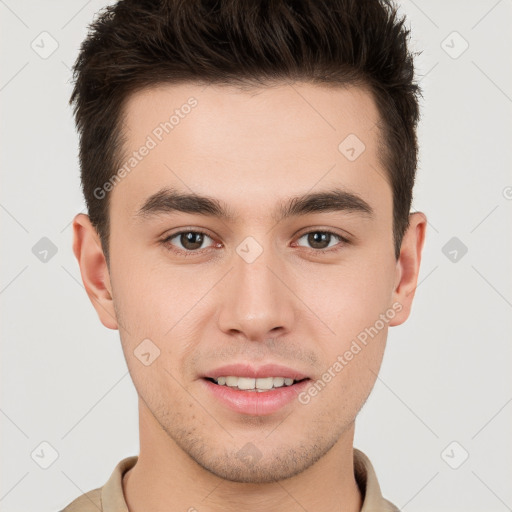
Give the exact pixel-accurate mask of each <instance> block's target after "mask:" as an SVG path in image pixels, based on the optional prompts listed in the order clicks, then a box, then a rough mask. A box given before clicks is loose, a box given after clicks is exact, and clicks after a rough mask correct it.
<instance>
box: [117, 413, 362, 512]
mask: <svg viewBox="0 0 512 512" xmlns="http://www.w3.org/2000/svg"><path fill="white" fill-rule="evenodd" d="M139 411H140V413H141V414H140V415H139V418H140V420H139V427H140V454H139V458H138V461H137V463H136V465H135V466H134V467H133V468H132V469H131V470H130V471H128V472H127V473H125V475H124V478H123V492H124V496H125V500H126V502H127V505H128V509H129V510H130V512H144V511H146V510H154V511H163V510H165V511H167V512H178V511H184V510H186V511H191V512H193V511H195V510H200V511H201V512H217V511H219V510H222V511H226V512H235V511H236V512H252V511H256V510H262V509H264V510H267V511H268V512H278V511H279V512H292V511H293V512H295V511H299V510H301V511H303V510H315V511H317V512H324V511H325V512H327V511H332V510H338V511H340V512H359V511H360V509H361V506H362V498H361V493H360V491H359V487H358V485H357V482H356V480H355V477H354V463H353V447H352V446H353V436H354V425H353V424H352V425H351V426H350V428H348V429H347V430H346V431H345V432H344V433H343V434H342V435H341V436H340V438H339V440H338V442H337V443H336V444H335V445H334V446H333V447H332V448H331V449H330V450H329V451H328V452H327V453H326V454H325V455H324V456H323V457H322V458H321V459H319V460H318V461H316V462H315V463H314V464H313V465H311V466H310V467H308V468H307V469H306V470H304V471H302V472H301V473H299V474H297V475H295V476H292V477H290V478H287V479H285V480H280V481H276V482H271V483H263V484H262V483H240V482H232V481H229V480H225V479H223V478H220V477H218V476H216V475H214V474H213V473H211V472H210V471H208V470H206V469H205V468H203V467H201V466H200V465H199V464H197V462H196V461H195V460H193V459H192V458H191V457H190V456H189V455H188V454H187V453H185V452H184V451H183V450H182V449H181V448H180V447H179V446H178V445H177V444H176V443H175V442H174V441H173V439H171V437H169V435H168V434H167V433H166V432H165V431H164V430H163V429H162V427H161V426H160V425H159V424H158V422H157V421H156V420H155V418H154V417H153V416H152V415H151V414H150V413H149V411H148V410H147V409H145V410H144V411H143V410H142V408H141V407H140V405H139ZM142 412H144V414H142ZM148 413H149V414H148Z"/></svg>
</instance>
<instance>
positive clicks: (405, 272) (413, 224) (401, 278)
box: [389, 212, 427, 326]
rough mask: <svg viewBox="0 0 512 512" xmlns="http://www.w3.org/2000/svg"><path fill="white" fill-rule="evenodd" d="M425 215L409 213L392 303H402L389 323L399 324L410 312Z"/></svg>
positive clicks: (416, 277) (423, 238)
mask: <svg viewBox="0 0 512 512" xmlns="http://www.w3.org/2000/svg"><path fill="white" fill-rule="evenodd" d="M426 228H427V217H426V216H425V214H424V213H422V212H415V213H412V214H410V215H409V227H408V228H407V230H406V232H405V233H404V237H403V239H402V246H401V249H400V256H399V258H398V261H397V263H396V279H395V288H394V290H393V303H395V302H398V303H399V304H401V305H402V309H400V310H399V311H398V312H397V314H396V315H395V317H394V318H393V320H391V321H390V322H389V325H391V326H393V325H400V324H402V323H403V322H405V321H406V320H407V318H408V317H409V314H410V312H411V306H412V299H413V298H414V293H415V292H416V286H417V283H418V274H419V271H420V262H421V251H422V249H423V244H424V242H425V231H426Z"/></svg>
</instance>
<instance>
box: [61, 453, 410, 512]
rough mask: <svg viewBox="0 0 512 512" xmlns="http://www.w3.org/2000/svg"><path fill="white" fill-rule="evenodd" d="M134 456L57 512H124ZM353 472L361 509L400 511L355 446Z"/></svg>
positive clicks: (367, 510)
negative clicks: (126, 479) (127, 476)
mask: <svg viewBox="0 0 512 512" xmlns="http://www.w3.org/2000/svg"><path fill="white" fill-rule="evenodd" d="M137 459H138V456H136V455H133V456H131V457H127V458H126V459H123V460H121V461H120V462H119V463H118V464H117V466H116V467H115V468H114V471H113V473H112V475H111V476H110V478H109V479H108V481H107V483H106V484H105V485H104V486H103V487H99V488H97V489H94V490H92V491H89V492H86V493H84V494H82V495H81V496H79V497H78V498H76V499H75V500H74V501H72V502H71V503H70V504H69V505H68V506H67V507H66V508H64V509H63V510H61V511H60V512H98V511H101V512H128V506H127V505H126V501H125V499H124V494H123V475H124V473H126V472H127V471H128V470H129V469H131V468H132V467H133V466H134V465H135V463H136V462H137ZM354 475H355V478H356V482H357V485H358V486H359V489H360V490H361V495H362V499H363V506H362V508H361V512H400V511H399V510H398V508H396V507H395V506H394V505H393V504H392V503H391V502H389V501H388V500H386V499H385V498H384V497H383V496H382V493H381V491H380V487H379V483H378V481H377V476H376V474H375V470H374V469H373V466H372V464H371V462H370V460H369V459H368V457H367V456H366V455H365V454H364V453H363V452H361V451H360V450H357V449H356V448H354Z"/></svg>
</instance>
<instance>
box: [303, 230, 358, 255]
mask: <svg viewBox="0 0 512 512" xmlns="http://www.w3.org/2000/svg"><path fill="white" fill-rule="evenodd" d="M300 240H305V241H306V244H302V243H300ZM340 242H342V244H341V245H344V244H348V243H349V241H348V240H347V239H346V238H344V237H342V236H341V235H338V234H336V233H332V232H331V231H321V230H318V231H310V232H309V233H305V234H303V235H302V236H301V237H300V238H299V242H298V244H297V245H299V246H301V247H309V248H310V249H313V250H317V251H318V252H329V251H331V247H332V248H334V247H335V246H336V245H340ZM326 249H328V250H326ZM332 250H336V249H332Z"/></svg>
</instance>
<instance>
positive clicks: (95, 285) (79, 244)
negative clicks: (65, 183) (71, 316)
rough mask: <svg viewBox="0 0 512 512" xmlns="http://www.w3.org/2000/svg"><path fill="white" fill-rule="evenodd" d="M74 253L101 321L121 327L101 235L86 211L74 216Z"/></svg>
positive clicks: (112, 327) (110, 327) (115, 327)
mask: <svg viewBox="0 0 512 512" xmlns="http://www.w3.org/2000/svg"><path fill="white" fill-rule="evenodd" d="M73 252H74V253H75V257H76V259H77V260H78V265H79V266H80V273H81V275H82V281H83V283H84V286H85V290H86V292H87V295H88V296H89V299H90V301H91V302H92V305H93V306H94V309H95V310H96V313H98V316H99V317H100V321H101V323H102V324H103V325H104V326H105V327H108V328H109V329H118V324H117V318H116V314H115V309H114V302H113V300H112V286H111V284H110V276H109V270H108V267H107V262H106V259H105V256H104V254H103V249H102V248H101V242H100V238H99V236H98V233H97V231H96V228H95V227H94V226H93V225H92V224H91V221H90V220H89V216H88V215H85V214H83V213H79V214H78V215H76V216H75V218H74V219H73Z"/></svg>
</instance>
